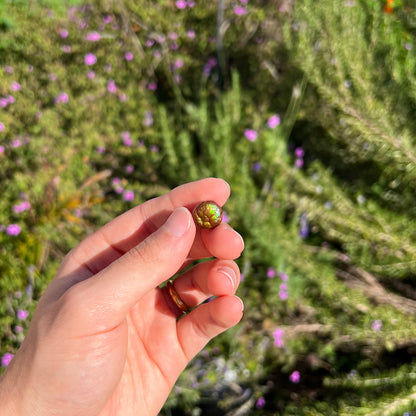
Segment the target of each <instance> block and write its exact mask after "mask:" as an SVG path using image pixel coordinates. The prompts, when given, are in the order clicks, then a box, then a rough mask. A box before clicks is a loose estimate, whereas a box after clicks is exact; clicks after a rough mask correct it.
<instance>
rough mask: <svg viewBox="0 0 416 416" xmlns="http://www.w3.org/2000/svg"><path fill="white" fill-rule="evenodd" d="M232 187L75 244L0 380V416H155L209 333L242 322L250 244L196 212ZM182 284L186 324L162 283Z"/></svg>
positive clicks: (140, 212)
mask: <svg viewBox="0 0 416 416" xmlns="http://www.w3.org/2000/svg"><path fill="white" fill-rule="evenodd" d="M229 193H230V190H229V186H228V185H227V183H226V182H224V181H223V180H221V179H215V178H208V179H203V180H200V181H197V182H193V183H189V184H186V185H182V186H179V187H177V188H175V189H174V190H172V191H170V192H169V193H167V194H165V195H163V196H161V197H158V198H155V199H152V200H149V201H147V202H145V203H144V204H142V205H139V206H137V207H135V208H133V209H131V210H130V211H127V212H126V213H124V214H123V215H121V216H119V217H117V218H115V219H114V220H113V221H111V222H110V223H108V224H107V225H105V226H104V227H103V228H101V229H100V230H98V231H97V232H96V233H95V234H93V235H91V236H90V237H88V238H87V239H85V240H84V241H83V242H82V243H81V244H79V245H78V246H77V247H76V248H75V249H73V250H72V251H71V252H70V253H69V254H68V255H67V256H66V257H65V259H64V261H63V262H62V264H61V267H60V268H59V270H58V272H57V275H56V276H55V278H54V279H53V280H52V282H51V283H50V285H49V286H48V288H47V289H46V291H45V293H44V294H43V295H42V297H41V299H40V300H39V303H38V306H37V308H36V311H35V313H34V316H33V319H32V322H31V325H30V328H29V330H28V333H27V335H26V338H25V340H24V342H23V344H22V346H21V348H20V349H19V351H18V352H17V354H16V356H15V357H14V359H13V360H12V362H11V363H10V364H9V366H8V368H7V369H6V372H5V374H4V375H3V377H2V379H1V380H0V407H1V408H2V415H5V416H9V415H19V416H26V415H30V416H37V415H42V416H49V415H59V416H66V415H68V416H74V415H77V416H78V415H80V416H89V415H100V416H104V415H105V416H109V415H121V416H128V415H141V416H146V415H157V413H158V412H159V410H160V409H161V407H162V406H163V404H164V402H165V401H166V398H167V396H168V394H169V392H170V390H171V389H172V387H173V385H174V383H175V381H176V379H177V377H178V376H179V374H180V373H181V371H182V370H183V369H184V368H185V367H186V365H187V364H188V362H189V361H190V360H191V359H192V358H193V357H194V356H195V355H196V354H197V353H198V352H199V351H200V350H201V349H202V348H203V347H204V346H205V345H206V343H207V342H208V341H209V340H211V339H212V338H213V337H215V336H216V335H218V334H219V333H221V332H223V331H224V330H226V329H227V328H230V327H232V326H234V325H235V324H237V323H238V322H239V321H240V319H241V317H242V310H243V307H242V302H241V301H240V299H239V298H237V297H236V296H234V293H235V291H236V289H237V287H238V284H239V270H238V266H237V265H236V263H235V262H234V261H232V260H233V259H235V258H237V257H238V256H239V255H240V254H241V252H242V250H243V247H244V244H243V240H242V238H241V237H240V236H239V234H237V233H236V232H235V231H234V230H232V228H231V227H230V226H228V225H227V224H224V223H222V224H220V225H219V226H218V227H217V228H215V229H213V230H201V229H196V227H195V224H194V223H193V221H192V216H191V213H190V210H192V208H193V207H194V206H195V205H196V204H197V203H199V202H200V201H202V200H214V201H217V202H218V204H219V205H223V204H224V203H225V202H226V200H227V199H228V197H229ZM206 257H216V259H214V260H209V261H207V262H204V263H201V264H198V265H196V266H194V267H192V268H191V269H189V270H188V271H186V272H185V273H184V274H182V275H180V276H179V277H178V278H177V279H176V280H175V283H174V284H175V289H176V291H177V292H178V294H179V295H180V297H181V298H182V299H183V301H184V302H185V303H186V304H187V305H188V306H190V307H194V306H196V305H199V304H200V303H201V302H203V301H204V300H206V299H207V298H208V297H210V296H211V295H215V296H218V298H216V299H214V300H213V301H211V302H208V303H204V304H202V305H200V306H198V307H197V308H195V309H194V310H192V311H191V312H190V313H188V314H187V315H185V316H184V317H183V318H182V319H180V320H178V319H177V318H178V317H179V316H181V314H182V313H181V312H180V311H179V309H178V308H177V306H176V305H175V303H174V302H173V301H172V299H171V298H170V296H169V295H168V293H167V289H166V287H163V288H159V285H160V284H161V283H163V282H164V281H166V280H167V279H169V278H170V277H172V276H173V275H174V274H175V273H176V272H177V271H178V270H180V269H181V268H182V267H183V266H184V265H186V264H187V263H188V262H189V261H192V260H196V259H200V258H206Z"/></svg>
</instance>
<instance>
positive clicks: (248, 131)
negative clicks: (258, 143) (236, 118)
mask: <svg viewBox="0 0 416 416" xmlns="http://www.w3.org/2000/svg"><path fill="white" fill-rule="evenodd" d="M244 136H246V138H247V139H248V140H250V141H251V142H254V141H255V140H256V139H257V136H258V134H257V131H256V130H252V129H246V130H244Z"/></svg>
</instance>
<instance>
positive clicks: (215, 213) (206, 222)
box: [192, 201, 222, 228]
mask: <svg viewBox="0 0 416 416" xmlns="http://www.w3.org/2000/svg"><path fill="white" fill-rule="evenodd" d="M192 216H193V217H194V221H195V223H196V224H197V225H198V226H200V227H201V228H214V227H216V226H217V225H219V224H220V223H221V221H222V209H221V207H220V206H218V204H217V203H215V202H214V201H204V202H201V203H200V204H199V205H197V206H196V207H195V208H194V210H193V212H192Z"/></svg>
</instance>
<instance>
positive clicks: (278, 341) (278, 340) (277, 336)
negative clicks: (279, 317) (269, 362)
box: [273, 328, 285, 348]
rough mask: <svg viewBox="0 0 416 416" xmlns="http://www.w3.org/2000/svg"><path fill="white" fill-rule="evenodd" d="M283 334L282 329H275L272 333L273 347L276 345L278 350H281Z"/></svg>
mask: <svg viewBox="0 0 416 416" xmlns="http://www.w3.org/2000/svg"><path fill="white" fill-rule="evenodd" d="M284 333H285V331H284V330H283V329H282V328H276V330H275V331H274V332H273V338H274V345H276V347H278V348H282V347H283V346H284V341H283V335H284Z"/></svg>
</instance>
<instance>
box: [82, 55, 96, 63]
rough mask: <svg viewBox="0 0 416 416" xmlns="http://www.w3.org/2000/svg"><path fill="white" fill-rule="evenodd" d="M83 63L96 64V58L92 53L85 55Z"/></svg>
mask: <svg viewBox="0 0 416 416" xmlns="http://www.w3.org/2000/svg"><path fill="white" fill-rule="evenodd" d="M84 62H85V64H86V65H94V64H95V63H96V62H97V57H96V56H95V55H94V54H93V53H87V54H86V55H85V57H84Z"/></svg>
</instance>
